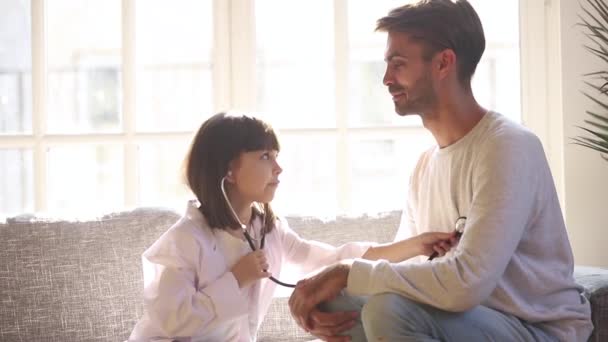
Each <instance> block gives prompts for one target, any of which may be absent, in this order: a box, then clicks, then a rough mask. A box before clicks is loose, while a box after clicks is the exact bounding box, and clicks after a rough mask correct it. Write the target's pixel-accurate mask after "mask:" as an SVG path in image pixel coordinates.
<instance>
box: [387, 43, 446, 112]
mask: <svg viewBox="0 0 608 342" xmlns="http://www.w3.org/2000/svg"><path fill="white" fill-rule="evenodd" d="M384 57H385V58H384V60H385V61H386V73H385V74H384V79H383V83H384V85H386V86H387V87H388V91H389V92H390V94H391V95H392V96H393V102H394V103H395V111H396V112H397V114H399V115H411V114H419V115H422V114H423V113H424V112H426V111H428V110H429V109H430V108H432V107H433V106H434V104H435V102H436V94H435V90H434V88H433V81H432V75H431V61H430V60H428V61H427V60H425V59H424V49H423V45H422V44H421V43H419V42H415V41H413V40H411V39H410V38H409V34H407V33H403V32H389V33H388V39H387V43H386V53H385V55H384Z"/></svg>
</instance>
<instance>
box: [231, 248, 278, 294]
mask: <svg viewBox="0 0 608 342" xmlns="http://www.w3.org/2000/svg"><path fill="white" fill-rule="evenodd" d="M230 271H231V272H232V274H234V277H235V278H236V281H237V282H238V283H239V288H244V287H246V286H249V285H250V284H251V283H253V282H255V281H256V280H258V279H262V278H268V277H270V276H271V275H272V274H270V273H269V272H268V262H267V261H266V255H264V251H261V250H257V251H253V252H251V253H249V254H247V255H245V256H243V257H242V258H241V259H239V261H237V262H236V264H234V266H232V268H231V269H230Z"/></svg>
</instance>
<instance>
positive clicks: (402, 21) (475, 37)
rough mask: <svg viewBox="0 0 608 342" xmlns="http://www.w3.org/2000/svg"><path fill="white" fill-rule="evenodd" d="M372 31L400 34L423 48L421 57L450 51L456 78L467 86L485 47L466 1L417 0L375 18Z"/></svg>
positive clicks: (481, 29)
mask: <svg viewBox="0 0 608 342" xmlns="http://www.w3.org/2000/svg"><path fill="white" fill-rule="evenodd" d="M376 31H381V32H404V33H408V34H410V35H411V37H412V38H413V39H415V40H417V41H419V42H421V43H422V44H423V45H424V57H425V58H426V59H430V58H431V57H432V56H433V55H434V54H435V53H436V52H439V51H442V50H444V49H451V50H453V51H454V53H455V54H456V60H457V71H458V79H459V80H460V82H461V83H462V84H463V85H465V86H469V85H470V83H471V77H472V76H473V74H474V73H475V69H476V68H477V64H478V63H479V60H480V59H481V56H482V55H483V51H484V50H485V47H486V40H485V36H484V33H483V27H482V25H481V21H480V20H479V16H478V15H477V13H476V12H475V10H474V9H473V7H472V6H471V4H469V2H468V1H466V0H454V1H453V0H421V1H419V2H417V3H414V4H408V5H405V6H402V7H398V8H395V9H393V10H391V11H390V12H389V14H388V15H387V16H385V17H383V18H380V19H378V21H377V23H376Z"/></svg>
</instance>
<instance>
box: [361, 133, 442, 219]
mask: <svg viewBox="0 0 608 342" xmlns="http://www.w3.org/2000/svg"><path fill="white" fill-rule="evenodd" d="M433 143H434V140H433V137H432V135H431V134H430V133H428V132H427V131H425V130H424V129H423V128H419V129H416V130H413V131H412V132H411V133H409V134H403V135H400V136H399V137H395V138H389V139H384V138H382V139H353V140H352V143H351V148H350V158H351V171H350V172H351V175H352V177H351V180H352V190H351V196H352V197H351V211H352V212H353V213H370V212H372V213H373V212H383V211H390V210H401V209H403V208H404V206H405V203H406V200H407V191H408V183H409V177H410V174H411V173H412V171H413V169H414V167H415V166H416V162H417V161H418V157H419V156H420V154H421V153H422V152H424V151H425V150H427V149H428V148H429V147H430V146H432V145H433ZM370 194H382V195H381V196H374V198H373V200H371V199H370Z"/></svg>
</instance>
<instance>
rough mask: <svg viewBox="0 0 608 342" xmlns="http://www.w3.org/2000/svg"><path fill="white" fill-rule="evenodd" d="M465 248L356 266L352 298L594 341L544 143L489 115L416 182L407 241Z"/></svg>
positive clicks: (435, 157)
mask: <svg viewBox="0 0 608 342" xmlns="http://www.w3.org/2000/svg"><path fill="white" fill-rule="evenodd" d="M459 216H466V217H467V222H466V226H465V230H464V235H463V236H462V238H461V240H460V243H459V244H458V246H457V247H456V248H455V249H454V250H453V251H452V252H450V253H449V254H448V255H446V256H445V257H443V258H437V259H435V260H434V261H432V262H428V261H422V262H406V263H399V264H391V263H388V262H386V261H378V262H371V261H366V260H357V261H356V262H355V263H354V264H353V267H352V270H351V272H350V275H349V278H348V290H349V291H350V292H351V293H354V294H361V295H373V294H377V293H383V292H393V293H398V294H401V295H403V296H405V297H408V298H411V299H413V300H416V301H419V302H422V303H425V304H429V305H432V306H434V307H437V308H440V309H443V310H448V311H456V312H458V311H465V310H467V309H470V308H472V307H474V306H477V305H485V306H488V307H490V308H493V309H496V310H499V311H502V312H506V313H509V314H512V315H515V316H517V317H519V318H521V319H523V320H525V321H528V322H530V323H533V324H535V325H536V326H537V327H539V328H541V329H543V330H544V331H546V332H547V333H549V334H551V335H553V336H555V337H557V338H558V340H560V341H586V340H587V338H588V337H589V335H590V334H591V331H592V324H591V311H590V306H589V303H588V301H587V300H586V299H585V298H584V297H583V296H582V295H581V290H582V289H581V288H580V287H579V286H577V285H576V284H575V282H574V279H573V276H572V271H573V257H572V251H571V248H570V243H569V241H568V235H567V233H566V228H565V226H564V221H563V217H562V212H561V210H560V206H559V202H558V199H557V194H556V191H555V186H554V184H553V178H552V176H551V173H550V170H549V166H548V163H547V160H546V158H545V155H544V152H543V149H542V146H541V143H540V141H539V140H538V138H537V137H536V136H535V135H534V134H532V133H531V132H529V131H528V130H526V129H525V128H523V127H522V126H520V125H518V124H516V123H513V122H511V121H509V120H508V119H506V118H504V117H503V116H501V115H500V114H497V113H492V112H490V113H488V114H486V115H485V116H484V117H483V119H482V120H481V121H480V122H479V123H478V124H477V125H476V126H475V127H474V128H473V130H472V131H471V132H469V133H468V134H467V135H466V136H465V137H463V138H462V139H460V140H459V141H457V142H456V143H454V144H452V145H450V146H448V147H445V148H442V149H439V148H438V147H434V148H432V149H430V150H428V151H427V152H425V153H424V154H423V155H422V156H421V158H420V160H419V161H418V164H417V166H416V169H415V170H414V173H413V174H412V177H411V182H410V191H409V194H408V202H407V207H406V209H405V211H404V215H403V219H402V224H401V227H400V232H399V233H398V236H399V237H405V236H408V235H416V234H419V233H421V232H425V231H431V230H439V231H451V230H453V229H454V222H455V220H456V219H457V218H458V217H459Z"/></svg>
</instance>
